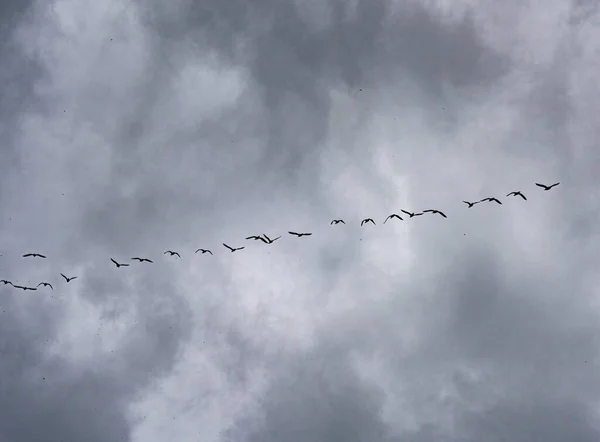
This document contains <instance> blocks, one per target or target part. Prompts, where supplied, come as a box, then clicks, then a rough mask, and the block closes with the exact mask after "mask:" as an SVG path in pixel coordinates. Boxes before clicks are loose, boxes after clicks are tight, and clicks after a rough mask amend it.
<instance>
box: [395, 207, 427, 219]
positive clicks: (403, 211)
mask: <svg viewBox="0 0 600 442" xmlns="http://www.w3.org/2000/svg"><path fill="white" fill-rule="evenodd" d="M400 212H402V213H406V214H407V215H408V216H410V217H411V218H412V217H413V216H421V215H423V212H420V213H412V212H408V211H406V210H404V209H402V210H401V211H400Z"/></svg>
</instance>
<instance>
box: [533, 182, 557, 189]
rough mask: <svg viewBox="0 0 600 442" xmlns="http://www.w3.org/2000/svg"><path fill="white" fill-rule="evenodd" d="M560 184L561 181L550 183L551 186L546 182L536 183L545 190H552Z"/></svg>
mask: <svg viewBox="0 0 600 442" xmlns="http://www.w3.org/2000/svg"><path fill="white" fill-rule="evenodd" d="M559 184H560V183H554V184H552V185H550V186H546V185H545V184H540V183H535V185H536V186H538V187H541V188H542V189H544V190H550V189H552V188H553V187H555V186H558V185H559Z"/></svg>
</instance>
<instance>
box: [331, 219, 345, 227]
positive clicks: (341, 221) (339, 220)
mask: <svg viewBox="0 0 600 442" xmlns="http://www.w3.org/2000/svg"><path fill="white" fill-rule="evenodd" d="M339 223H342V224H346V223H345V222H344V220H343V219H334V220H333V221H331V222H330V223H329V225H330V226H332V225H334V224H339Z"/></svg>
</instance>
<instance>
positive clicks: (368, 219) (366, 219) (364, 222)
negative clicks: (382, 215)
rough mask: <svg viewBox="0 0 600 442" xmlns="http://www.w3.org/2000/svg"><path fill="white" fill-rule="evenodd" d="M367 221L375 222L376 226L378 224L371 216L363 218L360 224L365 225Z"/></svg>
mask: <svg viewBox="0 0 600 442" xmlns="http://www.w3.org/2000/svg"><path fill="white" fill-rule="evenodd" d="M366 223H373V225H374V226H376V225H377V224H375V221H373V219H371V218H365V219H363V220H362V221H361V222H360V225H361V226H363V225H365V224H366Z"/></svg>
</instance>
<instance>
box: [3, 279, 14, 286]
mask: <svg viewBox="0 0 600 442" xmlns="http://www.w3.org/2000/svg"><path fill="white" fill-rule="evenodd" d="M0 282H1V283H2V284H4V285H6V284H10V285H13V283H12V282H10V281H8V280H6V279H0Z"/></svg>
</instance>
